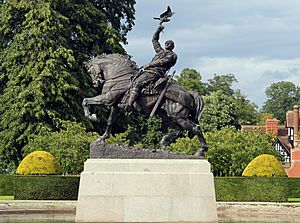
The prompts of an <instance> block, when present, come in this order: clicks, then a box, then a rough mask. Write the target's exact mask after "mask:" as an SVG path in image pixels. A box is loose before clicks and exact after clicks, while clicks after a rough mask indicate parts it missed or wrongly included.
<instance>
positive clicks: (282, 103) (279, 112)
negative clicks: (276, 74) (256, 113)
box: [262, 81, 300, 122]
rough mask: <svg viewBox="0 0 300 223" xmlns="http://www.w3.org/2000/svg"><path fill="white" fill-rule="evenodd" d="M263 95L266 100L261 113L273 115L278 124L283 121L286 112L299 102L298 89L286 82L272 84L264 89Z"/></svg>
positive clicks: (299, 91) (299, 93)
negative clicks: (264, 94)
mask: <svg viewBox="0 0 300 223" xmlns="http://www.w3.org/2000/svg"><path fill="white" fill-rule="evenodd" d="M265 93H266V96H267V100H266V101H265V102H264V105H263V107H262V111H263V112H264V113H271V114H273V115H274V116H275V118H277V119H278V120H279V121H280V122H283V121H284V120H285V115H286V112H287V111H288V110H291V109H292V108H293V106H294V105H295V104H297V103H298V102H299V101H300V100H299V98H300V89H299V87H298V86H295V85H294V84H293V83H292V82H288V81H280V82H277V83H272V84H271V86H269V87H267V88H266V90H265Z"/></svg>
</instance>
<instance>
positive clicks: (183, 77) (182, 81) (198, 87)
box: [176, 68, 207, 95]
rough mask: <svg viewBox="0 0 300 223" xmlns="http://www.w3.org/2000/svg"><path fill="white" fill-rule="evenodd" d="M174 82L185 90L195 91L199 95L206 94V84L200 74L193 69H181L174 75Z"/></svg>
mask: <svg viewBox="0 0 300 223" xmlns="http://www.w3.org/2000/svg"><path fill="white" fill-rule="evenodd" d="M176 82H177V83H178V85H180V86H181V87H183V88H184V89H186V90H190V91H196V92H198V93H199V94H201V95H206V94H207V89H206V84H204V83H203V82H202V77H201V74H200V73H199V72H197V71H196V70H194V69H188V68H185V69H183V70H182V71H181V73H180V74H179V75H178V76H176Z"/></svg>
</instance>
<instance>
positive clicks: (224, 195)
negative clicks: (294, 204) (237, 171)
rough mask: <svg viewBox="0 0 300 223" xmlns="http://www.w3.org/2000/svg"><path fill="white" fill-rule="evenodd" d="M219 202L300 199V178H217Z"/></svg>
mask: <svg viewBox="0 0 300 223" xmlns="http://www.w3.org/2000/svg"><path fill="white" fill-rule="evenodd" d="M215 188H216V199H217V201H240V202H247V201H254V202H287V201H288V198H300V178H287V177H215Z"/></svg>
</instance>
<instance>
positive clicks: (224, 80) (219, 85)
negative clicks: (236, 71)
mask: <svg viewBox="0 0 300 223" xmlns="http://www.w3.org/2000/svg"><path fill="white" fill-rule="evenodd" d="M236 82H237V80H236V78H235V76H234V75H233V74H225V75H217V74H214V77H213V79H209V80H208V84H207V91H208V92H210V93H211V92H215V91H222V92H223V94H226V95H229V96H230V95H233V93H234V90H233V89H232V84H233V83H236Z"/></svg>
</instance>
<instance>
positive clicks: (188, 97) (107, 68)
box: [82, 54, 208, 158]
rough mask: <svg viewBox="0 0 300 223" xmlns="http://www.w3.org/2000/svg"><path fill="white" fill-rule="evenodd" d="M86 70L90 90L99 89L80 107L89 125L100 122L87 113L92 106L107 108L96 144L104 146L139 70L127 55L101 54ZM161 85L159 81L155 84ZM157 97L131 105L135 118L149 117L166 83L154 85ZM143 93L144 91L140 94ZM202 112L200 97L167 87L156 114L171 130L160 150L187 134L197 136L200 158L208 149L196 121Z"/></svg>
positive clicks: (174, 87) (143, 96)
mask: <svg viewBox="0 0 300 223" xmlns="http://www.w3.org/2000/svg"><path fill="white" fill-rule="evenodd" d="M85 67H86V69H87V71H88V73H89V75H90V76H91V78H92V82H93V86H94V87H96V88H99V87H100V88H101V94H100V95H98V96H96V97H92V98H84V99H83V102H82V105H83V109H84V114H85V116H86V117H87V118H88V119H90V120H91V121H94V122H97V121H99V119H98V117H97V115H96V114H92V113H91V111H90V106H91V105H105V106H108V107H110V114H109V117H108V120H107V127H106V130H105V132H104V134H103V135H102V136H100V137H99V138H98V139H97V140H96V142H104V141H105V139H107V138H109V137H110V135H111V130H112V127H113V125H114V122H115V121H116V120H115V119H116V113H117V112H118V111H120V110H123V111H124V109H122V108H120V104H121V103H122V102H123V103H124V100H126V96H127V95H128V94H127V92H128V91H129V90H130V86H131V82H132V80H133V79H134V77H136V76H137V75H139V72H141V71H140V69H139V68H138V67H137V65H136V63H135V62H134V61H132V60H131V59H130V57H129V56H128V55H121V54H102V55H99V56H97V57H95V58H93V59H91V60H89V61H88V62H86V63H85ZM158 82H160V81H158ZM156 85H158V86H156V93H152V94H151V93H149V94H147V93H145V94H142V95H140V96H139V98H138V99H137V101H136V102H135V104H134V111H133V113H134V114H142V115H149V114H150V113H151V111H152V108H153V107H154V106H155V104H156V102H157V100H158V98H159V96H160V93H161V92H162V91H163V88H164V85H165V82H164V81H161V83H160V84H156ZM142 91H143V90H142ZM202 110H203V100H202V97H201V96H200V95H199V94H198V93H195V92H190V91H186V90H183V89H182V88H181V87H179V86H178V85H176V84H173V83H170V84H169V86H168V88H167V90H166V91H165V94H164V96H163V99H162V100H161V102H160V104H159V106H158V108H157V111H156V114H157V115H159V116H160V117H161V118H162V119H163V121H164V122H165V123H166V124H167V125H168V126H170V127H172V128H174V131H173V132H170V133H168V134H166V135H164V136H163V138H162V139H161V141H160V148H161V149H165V148H166V147H167V146H168V145H169V144H170V143H171V141H172V140H175V139H176V138H178V137H179V135H180V133H181V132H182V131H184V130H187V131H188V132H189V133H191V134H193V135H196V136H197V137H198V139H199V141H200V143H201V148H199V150H198V151H197V152H196V153H195V156H197V157H200V158H201V157H203V156H204V152H206V151H207V149H208V146H207V144H206V141H205V139H204V136H203V134H202V132H201V129H200V126H199V123H198V120H199V118H200V116H201V113H202Z"/></svg>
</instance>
